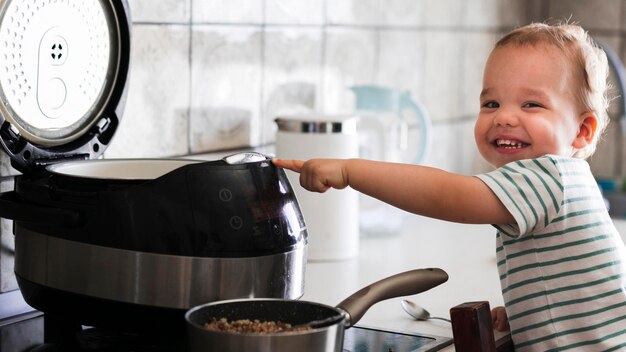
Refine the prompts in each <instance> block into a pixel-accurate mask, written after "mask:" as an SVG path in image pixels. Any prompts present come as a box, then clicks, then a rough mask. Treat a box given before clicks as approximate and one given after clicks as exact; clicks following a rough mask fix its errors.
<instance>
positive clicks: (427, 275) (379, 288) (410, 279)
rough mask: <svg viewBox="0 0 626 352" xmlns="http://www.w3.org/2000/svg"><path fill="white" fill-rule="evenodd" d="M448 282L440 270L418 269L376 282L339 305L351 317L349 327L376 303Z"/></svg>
mask: <svg viewBox="0 0 626 352" xmlns="http://www.w3.org/2000/svg"><path fill="white" fill-rule="evenodd" d="M446 281H448V274H447V273H446V272H445V271H443V270H441V269H438V268H429V269H416V270H410V271H405V272H403V273H400V274H396V275H393V276H390V277H388V278H385V279H382V280H380V281H376V282H375V283H373V284H371V285H369V286H366V287H364V288H362V289H360V290H359V291H357V292H356V293H354V294H352V295H350V297H348V298H346V299H345V300H343V302H341V303H339V304H338V305H337V308H340V309H342V310H344V311H345V312H347V313H348V315H349V316H350V319H349V321H348V322H347V324H346V325H347V326H352V325H354V324H356V323H357V322H358V321H359V320H360V319H361V318H362V317H363V315H364V314H365V312H366V311H367V310H368V309H369V308H370V307H371V306H372V305H374V304H375V303H378V302H380V301H384V300H386V299H389V298H394V297H400V296H409V295H415V294H418V293H421V292H424V291H427V290H430V289H431V288H433V287H435V286H439V285H441V284H442V283H444V282H446Z"/></svg>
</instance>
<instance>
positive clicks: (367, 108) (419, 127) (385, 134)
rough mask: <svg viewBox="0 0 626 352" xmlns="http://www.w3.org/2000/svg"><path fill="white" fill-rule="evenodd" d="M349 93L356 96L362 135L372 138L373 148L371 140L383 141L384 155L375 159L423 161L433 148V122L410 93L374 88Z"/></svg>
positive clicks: (367, 87)
mask: <svg viewBox="0 0 626 352" xmlns="http://www.w3.org/2000/svg"><path fill="white" fill-rule="evenodd" d="M350 90H351V91H352V92H354V94H355V109H356V113H357V115H358V116H359V118H360V121H359V124H360V127H361V128H360V131H359V133H362V135H363V136H366V137H365V138H370V140H369V141H368V143H367V144H368V145H372V141H371V138H374V139H377V138H378V139H382V141H380V143H381V144H383V145H382V146H381V147H382V149H383V151H382V152H381V153H380V154H379V155H377V156H376V157H372V158H373V159H379V160H385V161H398V162H407V163H414V164H419V163H422V162H423V161H424V159H425V158H426V155H427V154H428V150H429V148H430V138H431V137H430V134H431V121H430V118H429V116H428V113H427V112H426V109H425V108H424V107H423V106H422V105H421V104H419V103H418V102H416V101H414V100H413V99H412V98H411V94H410V92H408V91H399V90H396V89H393V88H389V87H383V86H375V85H361V86H353V87H350ZM376 133H379V135H378V136H376ZM374 144H375V143H374ZM379 149H380V148H379ZM363 156H364V157H368V155H363Z"/></svg>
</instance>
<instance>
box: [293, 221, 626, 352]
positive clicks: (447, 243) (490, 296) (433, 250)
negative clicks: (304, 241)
mask: <svg viewBox="0 0 626 352" xmlns="http://www.w3.org/2000/svg"><path fill="white" fill-rule="evenodd" d="M615 224H616V226H617V227H618V230H619V231H620V233H621V234H622V236H623V237H624V234H626V220H615ZM313 240H314V239H313ZM429 267H438V268H441V269H443V270H445V271H446V272H447V273H448V275H449V276H450V278H449V280H448V281H447V282H445V283H444V284H442V285H440V286H438V287H435V288H433V289H431V290H428V291H426V292H423V293H420V294H418V295H414V296H409V297H399V298H393V299H389V300H386V301H383V302H380V303H377V304H375V305H374V306H372V307H371V308H370V309H369V310H368V311H367V313H366V314H365V315H364V316H363V318H362V319H361V320H360V321H359V322H358V323H357V325H360V326H367V327H376V328H380V329H384V330H391V331H400V332H408V333H416V334H426V335H436V336H444V337H452V328H451V325H450V324H449V323H447V322H444V321H440V320H429V321H416V320H413V319H412V318H411V317H409V316H408V315H407V314H406V313H405V312H404V311H403V310H402V307H401V306H400V301H401V300H402V299H403V298H409V299H411V300H413V301H414V302H416V303H417V304H419V305H421V306H423V307H424V308H426V309H427V310H428V311H429V312H430V313H431V316H438V317H445V318H450V313H449V310H450V308H451V307H453V306H456V305H458V304H461V303H465V302H473V301H488V302H489V304H490V306H491V307H492V308H493V307H496V306H499V305H503V300H502V295H501V292H500V283H499V279H498V272H497V268H496V256H495V229H494V228H493V227H492V226H490V225H467V224H456V223H451V222H445V221H440V220H435V219H430V218H425V217H421V216H417V215H409V216H407V218H406V220H405V223H404V226H403V230H402V231H401V233H398V234H395V235H391V236H379V237H361V239H360V245H359V255H358V257H357V258H354V259H351V260H344V261H326V262H308V263H307V267H306V281H305V294H304V296H303V297H302V299H303V300H307V301H314V302H320V303H324V304H328V305H332V306H335V305H337V304H338V303H339V302H341V301H342V300H343V299H344V298H346V297H347V296H349V295H350V294H352V293H354V292H356V291H358V290H359V289H361V288H362V287H364V286H366V285H368V284H370V283H372V282H375V281H378V280H380V279H382V278H385V277H387V276H391V275H394V274H397V273H400V272H403V271H407V270H411V269H419V268H429ZM494 333H495V337H496V339H499V338H502V337H503V336H506V334H504V333H500V332H497V331H496V332H494ZM443 351H454V347H453V345H451V346H449V347H446V348H444V349H443Z"/></svg>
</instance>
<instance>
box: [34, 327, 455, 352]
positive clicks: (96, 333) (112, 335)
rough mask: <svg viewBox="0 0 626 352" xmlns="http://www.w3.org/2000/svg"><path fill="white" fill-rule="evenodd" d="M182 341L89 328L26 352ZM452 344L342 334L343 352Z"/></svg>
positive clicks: (116, 349) (371, 332)
mask: <svg viewBox="0 0 626 352" xmlns="http://www.w3.org/2000/svg"><path fill="white" fill-rule="evenodd" d="M183 341H184V338H172V337H164V336H145V335H137V334H130V333H120V332H114V331H107V330H102V329H97V328H89V329H85V330H83V331H80V332H78V333H76V339H75V340H74V341H70V342H68V343H64V344H44V345H41V346H38V347H36V348H34V349H32V350H30V351H29V352H43V351H63V352H82V351H94V352H96V351H106V352H130V351H132V352H174V351H176V352H180V351H184V349H185V347H184V343H183ZM451 343H452V340H451V339H450V338H446V337H439V336H427V335H416V334H411V333H399V332H393V331H385V330H378V329H372V328H366V327H359V326H355V327H352V328H349V329H347V330H346V334H345V338H344V346H343V351H344V352H425V351H436V350H439V349H441V348H443V347H445V346H447V345H449V344H451Z"/></svg>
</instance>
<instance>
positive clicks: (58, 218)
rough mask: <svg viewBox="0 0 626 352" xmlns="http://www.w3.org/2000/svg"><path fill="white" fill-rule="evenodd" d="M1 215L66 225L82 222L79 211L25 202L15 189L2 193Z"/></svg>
mask: <svg viewBox="0 0 626 352" xmlns="http://www.w3.org/2000/svg"><path fill="white" fill-rule="evenodd" d="M0 217H3V218H7V219H11V220H16V221H24V222H32V223H40V224H50V225H58V226H65V227H77V226H78V225H80V223H81V215H80V213H79V212H78V211H74V210H71V209H62V208H53V207H46V206H41V205H37V204H32V203H25V202H24V201H23V200H22V199H21V197H20V196H19V195H18V194H17V193H16V192H15V191H9V192H4V193H0Z"/></svg>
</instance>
